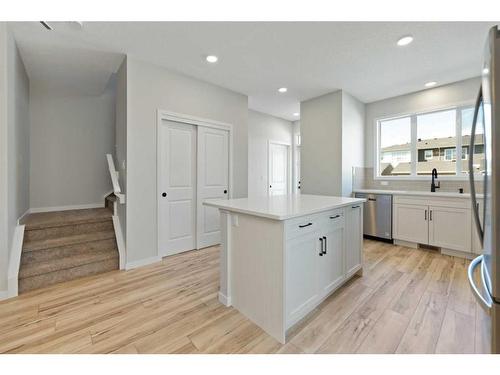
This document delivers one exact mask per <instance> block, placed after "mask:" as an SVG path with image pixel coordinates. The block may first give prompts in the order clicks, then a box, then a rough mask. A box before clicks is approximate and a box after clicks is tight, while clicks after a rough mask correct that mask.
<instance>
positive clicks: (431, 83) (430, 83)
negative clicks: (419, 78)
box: [425, 81, 437, 87]
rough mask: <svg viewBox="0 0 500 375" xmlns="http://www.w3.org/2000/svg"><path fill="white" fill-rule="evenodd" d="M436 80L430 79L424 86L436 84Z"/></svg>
mask: <svg viewBox="0 0 500 375" xmlns="http://www.w3.org/2000/svg"><path fill="white" fill-rule="evenodd" d="M436 84H437V82H436V81H430V82H427V83H426V84H425V87H432V86H436Z"/></svg>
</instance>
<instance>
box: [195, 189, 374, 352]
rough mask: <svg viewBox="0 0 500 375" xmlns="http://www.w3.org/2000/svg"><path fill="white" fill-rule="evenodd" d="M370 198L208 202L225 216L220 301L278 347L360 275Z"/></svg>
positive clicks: (299, 197) (304, 197)
mask: <svg viewBox="0 0 500 375" xmlns="http://www.w3.org/2000/svg"><path fill="white" fill-rule="evenodd" d="M364 201H365V200H364V199H357V198H341V197H329V196H318V195H306V194H301V195H283V196H269V197H260V198H242V199H230V200H207V201H205V202H204V204H205V205H208V206H212V207H217V208H219V210H220V213H221V222H222V231H221V233H222V238H221V261H220V290H219V300H220V301H221V302H222V303H223V304H225V305H226V306H234V307H235V308H236V309H238V310H239V311H240V312H241V313H243V314H244V315H245V316H247V317H248V318H249V319H250V320H252V321H253V322H254V323H256V324H257V325H258V326H260V327H261V328H262V329H264V330H265V331H266V332H267V333H269V334H270V335H271V336H273V337H274V338H276V339H277V340H278V341H280V342H282V343H284V342H285V340H286V332H287V330H288V329H289V328H291V327H292V326H293V325H294V324H295V323H297V322H298V321H299V320H300V319H302V318H303V317H304V316H306V315H307V314H308V313H309V312H311V311H312V310H313V309H314V308H315V307H316V306H317V305H318V304H319V303H321V301H323V300H324V299H325V298H326V297H328V295H330V294H331V293H332V292H333V291H334V290H336V289H337V288H338V287H340V286H341V285H342V284H343V283H345V282H346V281H347V280H348V279H349V278H350V277H351V276H353V275H354V274H355V273H360V272H361V270H362V243H363V240H362V236H363V228H362V225H363V224H362V223H363V220H362V218H363V202H364Z"/></svg>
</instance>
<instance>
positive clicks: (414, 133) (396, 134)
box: [376, 106, 484, 177]
mask: <svg viewBox="0 0 500 375" xmlns="http://www.w3.org/2000/svg"><path fill="white" fill-rule="evenodd" d="M473 115H474V108H473V107H470V106H466V107H457V108H450V109H445V110H440V111H432V112H427V113H418V114H411V115H407V116H402V117H398V118H389V119H382V120H379V121H377V126H378V129H377V130H378V132H377V134H378V139H377V144H378V149H377V151H378V157H377V160H378V165H377V166H376V167H377V176H383V177H385V176H428V175H430V174H431V172H432V170H433V169H434V168H436V169H437V170H438V173H439V175H441V176H442V175H448V176H466V175H467V174H468V173H469V167H468V158H469V157H470V150H469V147H470V132H471V127H472V126H471V125H472V118H473ZM479 119H482V113H480V116H479ZM482 127H483V126H482V124H481V123H478V126H477V128H476V137H475V146H474V152H473V158H474V159H473V160H474V164H473V165H474V172H475V173H481V172H483V171H484V135H483V134H482V133H483V129H482Z"/></svg>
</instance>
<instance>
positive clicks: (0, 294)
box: [0, 290, 9, 301]
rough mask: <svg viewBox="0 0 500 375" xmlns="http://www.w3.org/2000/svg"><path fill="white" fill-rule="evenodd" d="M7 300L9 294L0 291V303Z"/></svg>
mask: <svg viewBox="0 0 500 375" xmlns="http://www.w3.org/2000/svg"><path fill="white" fill-rule="evenodd" d="M7 298H9V293H8V292H7V291H6V290H0V301H1V300H3V299H7Z"/></svg>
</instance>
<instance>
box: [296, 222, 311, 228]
mask: <svg viewBox="0 0 500 375" xmlns="http://www.w3.org/2000/svg"><path fill="white" fill-rule="evenodd" d="M309 225H313V223H307V224H302V225H299V228H305V227H308V226H309Z"/></svg>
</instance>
